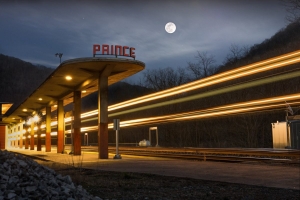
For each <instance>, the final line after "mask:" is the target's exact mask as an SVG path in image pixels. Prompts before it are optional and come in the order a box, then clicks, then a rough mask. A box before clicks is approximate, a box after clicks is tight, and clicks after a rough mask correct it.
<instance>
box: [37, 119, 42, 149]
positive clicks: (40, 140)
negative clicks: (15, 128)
mask: <svg viewBox="0 0 300 200" xmlns="http://www.w3.org/2000/svg"><path fill="white" fill-rule="evenodd" d="M36 133H37V145H36V150H37V151H42V138H41V127H38V124H37V131H36Z"/></svg>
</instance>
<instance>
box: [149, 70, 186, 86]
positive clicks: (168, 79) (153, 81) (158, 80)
mask: <svg viewBox="0 0 300 200" xmlns="http://www.w3.org/2000/svg"><path fill="white" fill-rule="evenodd" d="M143 75H144V84H143V85H144V86H145V87H148V88H152V89H154V90H156V91H159V90H164V89H167V88H171V87H175V86H178V85H181V84H183V83H186V82H188V81H189V79H188V76H187V74H186V73H185V70H184V69H182V68H177V70H174V69H173V68H171V67H167V68H163V69H152V70H147V71H146V72H144V74H143Z"/></svg>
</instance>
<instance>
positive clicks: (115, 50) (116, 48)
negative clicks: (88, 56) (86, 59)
mask: <svg viewBox="0 0 300 200" xmlns="http://www.w3.org/2000/svg"><path fill="white" fill-rule="evenodd" d="M134 50H135V48H133V47H128V46H121V45H110V46H109V45H108V44H102V49H101V46H100V45H99V44H94V45H93V56H95V55H96V52H98V51H102V54H101V55H116V56H129V57H132V58H135V52H134Z"/></svg>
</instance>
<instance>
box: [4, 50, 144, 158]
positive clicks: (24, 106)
mask: <svg viewBox="0 0 300 200" xmlns="http://www.w3.org/2000/svg"><path fill="white" fill-rule="evenodd" d="M101 47H102V48H101ZM134 50H135V49H134V48H132V47H128V46H120V45H115V46H114V45H93V57H87V58H76V59H71V60H66V61H64V62H62V63H61V64H60V65H59V66H58V67H57V68H56V69H55V70H54V71H53V72H52V73H51V74H50V76H49V77H48V78H47V79H46V80H45V81H44V82H43V83H42V84H41V85H40V86H39V87H38V88H37V89H36V90H35V91H34V92H33V93H32V94H31V95H30V96H29V97H27V98H26V99H25V100H24V101H23V103H21V104H20V105H19V106H18V107H17V108H15V109H14V110H10V109H9V108H10V107H11V106H12V103H7V102H2V103H0V107H1V110H0V111H1V113H0V114H1V118H0V119H1V121H0V149H6V148H7V147H8V146H10V147H18V148H25V149H30V150H34V149H35V147H36V149H37V151H41V146H42V142H41V137H43V136H44V137H45V151H46V152H50V151H51V137H53V136H54V135H55V136H56V137H57V153H64V145H65V117H66V112H65V110H64V107H65V106H67V105H69V104H73V109H72V112H71V117H72V120H73V123H72V124H73V126H72V130H71V131H72V138H73V154H74V155H81V143H82V142H81V134H82V131H81V128H82V127H81V99H82V98H83V97H85V96H87V95H90V94H91V93H94V92H98V151H99V159H107V158H108V101H107V99H108V86H109V85H111V84H113V83H116V82H118V81H121V80H123V79H125V78H127V77H129V76H131V75H133V74H136V73H138V72H140V71H141V70H143V69H144V68H145V64H144V63H143V62H141V61H138V60H135V52H134ZM98 52H101V53H102V54H97V53H98ZM52 113H55V118H53V115H51V114H52ZM41 115H43V116H44V118H45V122H43V123H41V122H39V120H40V118H39V117H40V116H41ZM35 137H36V139H35ZM35 141H36V144H35Z"/></svg>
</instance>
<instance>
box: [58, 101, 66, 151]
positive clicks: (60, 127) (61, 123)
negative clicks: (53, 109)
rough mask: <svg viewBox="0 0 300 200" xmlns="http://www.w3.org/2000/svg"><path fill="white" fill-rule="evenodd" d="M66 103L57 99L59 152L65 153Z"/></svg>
mask: <svg viewBox="0 0 300 200" xmlns="http://www.w3.org/2000/svg"><path fill="white" fill-rule="evenodd" d="M64 129H65V128H64V104H63V100H58V101H57V153H64V139H65V138H64V137H65V134H64Z"/></svg>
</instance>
